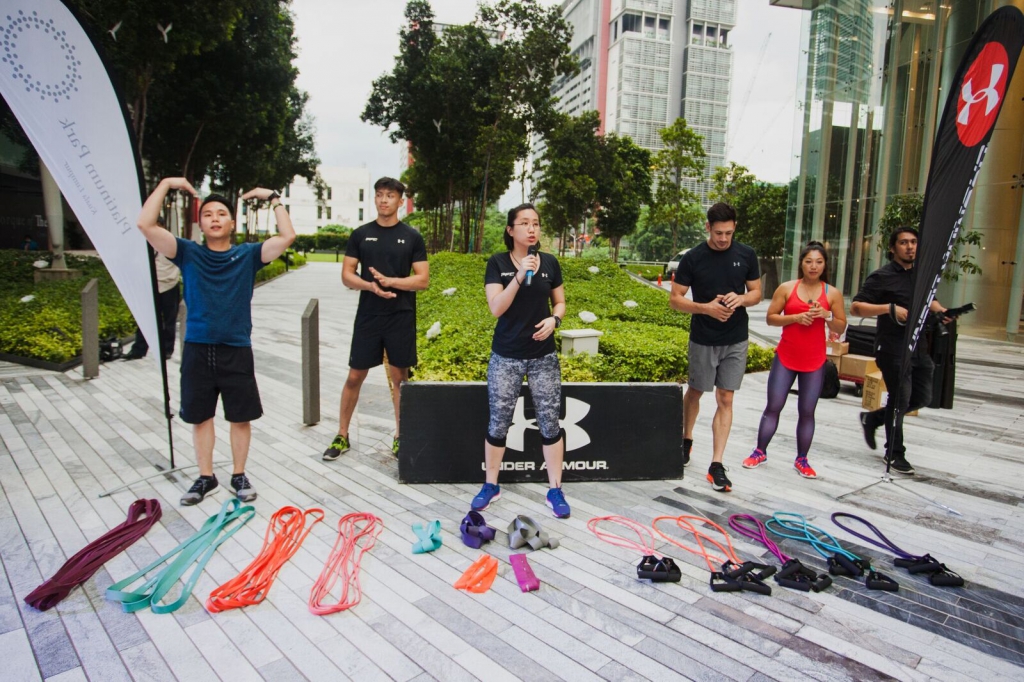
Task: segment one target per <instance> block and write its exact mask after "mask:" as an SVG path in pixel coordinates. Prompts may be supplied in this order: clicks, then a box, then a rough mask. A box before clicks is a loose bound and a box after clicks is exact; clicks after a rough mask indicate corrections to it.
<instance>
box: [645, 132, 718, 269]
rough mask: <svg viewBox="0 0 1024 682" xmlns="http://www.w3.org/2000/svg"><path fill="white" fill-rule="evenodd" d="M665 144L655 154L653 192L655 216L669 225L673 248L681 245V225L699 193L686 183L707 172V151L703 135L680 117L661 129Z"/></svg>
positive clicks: (692, 211) (662, 139)
mask: <svg viewBox="0 0 1024 682" xmlns="http://www.w3.org/2000/svg"><path fill="white" fill-rule="evenodd" d="M661 141H662V143H663V144H664V148H663V149H662V150H661V151H659V152H658V153H656V154H655V155H654V159H653V163H654V173H655V179H656V182H657V189H656V190H655V192H654V204H653V206H652V213H653V215H652V216H651V217H652V219H653V220H654V221H656V222H663V223H666V224H668V225H669V227H670V229H671V231H672V251H673V253H674V252H675V251H676V249H677V248H678V245H679V229H680V227H681V226H683V225H685V224H686V220H687V218H688V217H691V216H692V215H693V213H694V205H695V204H697V195H696V194H695V193H694V192H693V191H692V190H690V189H689V188H687V187H685V186H684V185H683V183H684V182H685V181H686V180H687V179H691V180H699V179H701V178H702V177H703V176H704V164H705V158H706V157H707V154H705V152H704V144H703V141H704V138H703V137H702V136H701V135H698V134H697V133H695V132H694V131H693V129H692V128H690V127H689V126H688V125H687V124H686V119H683V118H677V119H676V120H675V122H674V123H673V124H672V125H671V126H669V127H668V128H663V129H662V130H661Z"/></svg>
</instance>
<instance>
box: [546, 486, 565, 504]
mask: <svg viewBox="0 0 1024 682" xmlns="http://www.w3.org/2000/svg"><path fill="white" fill-rule="evenodd" d="M548 499H549V500H551V503H552V504H567V502H566V501H565V493H563V492H562V489H561V488H552V489H551V490H549V491H548Z"/></svg>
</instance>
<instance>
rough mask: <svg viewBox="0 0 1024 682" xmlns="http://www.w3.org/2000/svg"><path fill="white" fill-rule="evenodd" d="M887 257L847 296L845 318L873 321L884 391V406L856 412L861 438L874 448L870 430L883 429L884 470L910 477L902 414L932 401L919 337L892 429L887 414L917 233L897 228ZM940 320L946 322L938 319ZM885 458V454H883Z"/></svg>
mask: <svg viewBox="0 0 1024 682" xmlns="http://www.w3.org/2000/svg"><path fill="white" fill-rule="evenodd" d="M889 258H890V259H891V260H890V262H889V263H888V264H887V265H883V266H882V267H880V268H878V269H877V270H875V271H874V272H872V273H871V274H870V275H868V277H867V279H865V280H864V283H863V284H861V286H860V291H858V292H857V295H856V296H854V297H853V305H851V306H850V314H851V315H860V316H861V317H877V318H878V327H877V331H876V332H875V363H876V364H877V365H878V369H880V370H881V371H882V379H883V380H884V381H885V385H886V387H888V388H889V396H888V398H887V399H886V401H885V407H883V408H881V409H878V410H875V411H873V412H861V413H860V423H861V426H862V427H863V429H864V440H866V441H867V444H868V447H870V448H871V449H872V450H874V449H875V448H876V447H877V446H876V444H875V430H876V429H877V428H878V427H879V426H882V425H883V424H884V425H885V437H886V441H887V442H886V452H887V453H888V450H889V445H890V443H891V444H892V464H891V465H890V468H891V469H892V470H893V471H896V472H899V473H901V474H906V475H908V476H912V475H913V474H914V467H912V466H911V465H910V462H908V461H907V449H906V447H904V445H903V415H905V414H906V413H907V412H913V411H914V410H916V409H918V408H921V407H925V406H926V405H929V404H930V403H931V399H932V376H933V375H934V373H935V363H934V362H932V359H931V357H930V356H929V355H928V353H927V351H926V350H925V346H926V345H927V344H926V343H925V340H924V338H921V339H919V341H918V344H917V348H916V349H915V350H914V355H913V357H911V359H910V371H909V372H908V373H907V377H906V379H905V380H904V381H903V383H902V388H901V390H900V415H899V420H898V421H897V423H896V424H895V428H893V423H892V422H893V413H894V412H895V410H896V399H895V395H894V394H895V390H894V388H893V387H895V386H896V385H897V384H899V382H900V375H901V369H902V367H901V365H900V360H901V358H902V356H903V336H904V334H905V332H906V324H907V310H908V309H909V308H910V299H911V298H912V297H913V294H914V269H913V268H914V261H915V260H916V258H917V230H915V229H914V228H912V227H901V228H897V229H896V230H895V231H894V232H893V233H892V234H891V235H890V236H889ZM931 311H932V312H934V313H944V312H945V311H946V309H945V308H944V307H943V306H942V304H940V303H939V302H938V301H935V300H933V301H932V304H931ZM942 321H943V322H949V319H947V318H945V317H944V318H943V320H942ZM886 456H888V454H887V455H886Z"/></svg>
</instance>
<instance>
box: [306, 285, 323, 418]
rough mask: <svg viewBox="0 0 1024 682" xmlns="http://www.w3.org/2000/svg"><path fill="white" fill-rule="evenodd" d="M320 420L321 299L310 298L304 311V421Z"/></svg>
mask: <svg viewBox="0 0 1024 682" xmlns="http://www.w3.org/2000/svg"><path fill="white" fill-rule="evenodd" d="M319 421H320V301H319V300H318V299H315V298H311V299H309V305H307V306H306V310H305V312H303V313H302V423H303V424H306V425H307V426H312V425H313V424H316V423H317V422H319Z"/></svg>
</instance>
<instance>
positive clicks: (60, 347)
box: [0, 250, 306, 363]
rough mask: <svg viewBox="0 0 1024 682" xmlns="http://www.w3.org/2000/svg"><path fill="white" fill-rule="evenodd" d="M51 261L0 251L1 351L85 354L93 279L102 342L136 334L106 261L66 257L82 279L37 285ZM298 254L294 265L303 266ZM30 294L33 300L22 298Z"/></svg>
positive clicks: (52, 358) (51, 356)
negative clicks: (86, 303)
mask: <svg viewBox="0 0 1024 682" xmlns="http://www.w3.org/2000/svg"><path fill="white" fill-rule="evenodd" d="M38 260H43V261H47V263H49V261H50V254H49V253H46V252H41V251H35V252H27V253H26V252H24V251H9V250H0V353H6V354H8V355H17V356H20V357H24V358H35V359H37V360H46V361H48V362H55V363H62V362H67V361H68V360H70V359H71V358H74V357H75V356H77V355H79V354H81V352H82V306H81V297H80V294H81V291H82V288H83V287H84V286H85V285H86V283H87V282H88V281H89V280H90V279H93V278H95V279H96V280H97V283H98V285H99V304H100V338H107V337H111V336H117V337H125V336H130V335H132V334H134V333H135V318H133V317H132V314H131V312H130V311H129V310H128V306H127V304H125V302H124V299H123V298H121V294H120V292H119V291H118V290H117V286H116V285H115V284H114V281H113V279H111V277H110V274H109V273H108V272H107V269H106V268H105V267H104V266H103V262H102V261H101V260H100V259H98V258H79V257H76V256H70V255H69V256H67V257H66V261H67V265H68V267H69V268H71V269H74V270H81V271H82V277H80V278H79V279H72V280H63V281H55V282H43V283H40V284H35V282H34V275H33V272H34V271H35V267H34V266H33V265H32V264H33V263H34V262H35V261H38ZM305 263H306V259H305V258H303V257H302V256H301V255H299V254H295V255H293V256H292V267H301V266H302V265H305ZM284 270H285V268H284V262H283V261H281V260H276V261H274V262H273V263H270V264H268V265H267V266H266V267H264V268H263V269H262V270H260V271H259V273H258V274H257V276H256V280H257V281H265V280H268V279H271V278H273V277H276V276H277V275H280V274H282V273H284ZM28 295H32V296H33V299H32V300H31V301H28V302H25V303H23V302H22V301H21V299H22V298H23V297H25V296H28Z"/></svg>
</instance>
